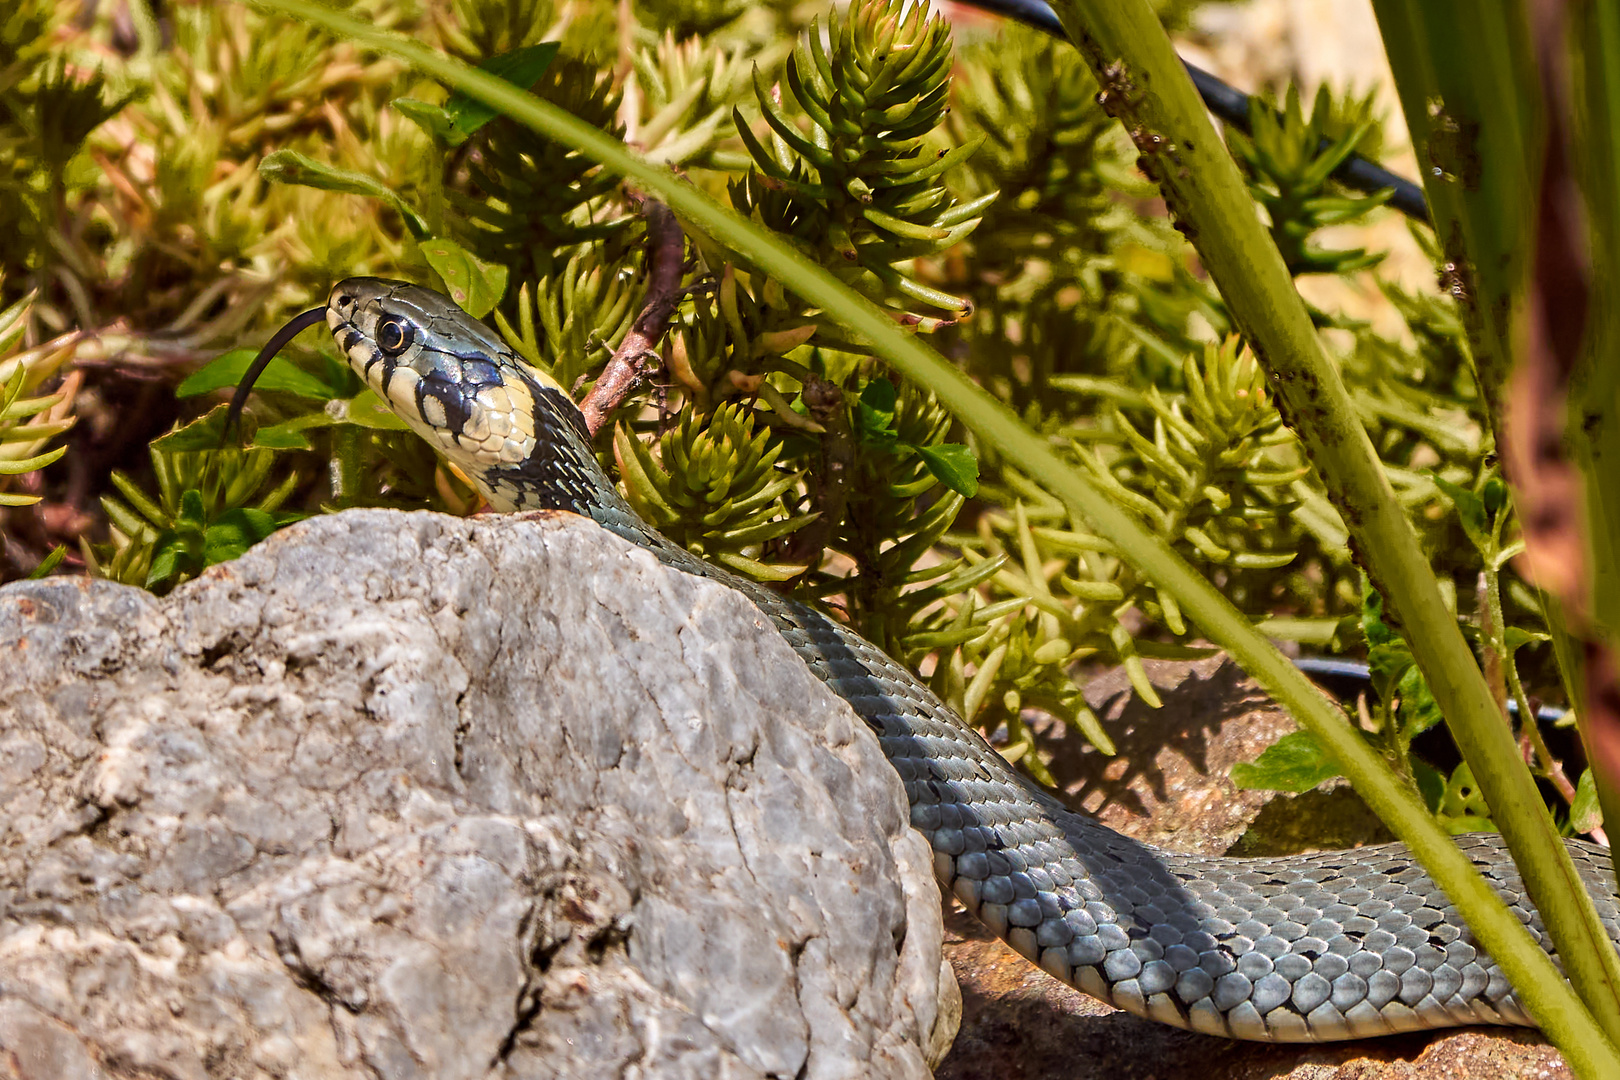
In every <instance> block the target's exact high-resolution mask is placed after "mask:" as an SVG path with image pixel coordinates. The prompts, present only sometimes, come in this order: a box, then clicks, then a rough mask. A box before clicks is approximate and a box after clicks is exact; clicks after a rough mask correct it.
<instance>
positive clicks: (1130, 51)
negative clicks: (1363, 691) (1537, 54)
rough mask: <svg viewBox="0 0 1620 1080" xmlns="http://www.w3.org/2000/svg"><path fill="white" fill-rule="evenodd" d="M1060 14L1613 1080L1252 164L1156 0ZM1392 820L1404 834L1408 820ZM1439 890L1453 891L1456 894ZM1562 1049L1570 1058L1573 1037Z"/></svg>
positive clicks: (1459, 643) (1617, 1067) (1465, 694)
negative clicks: (1330, 507) (1261, 205)
mask: <svg viewBox="0 0 1620 1080" xmlns="http://www.w3.org/2000/svg"><path fill="white" fill-rule="evenodd" d="M1390 2H1394V0H1390ZM1055 8H1056V11H1057V13H1058V17H1059V18H1060V19H1061V20H1062V22H1063V25H1064V29H1065V30H1067V31H1068V34H1069V37H1070V38H1071V39H1072V40H1073V41H1074V42H1075V43H1076V44H1077V45H1078V46H1079V48H1080V51H1081V53H1082V55H1084V56H1085V57H1086V59H1087V61H1088V63H1090V64H1091V66H1092V69H1093V71H1094V72H1095V73H1096V75H1097V78H1098V80H1099V82H1100V84H1101V86H1102V87H1103V94H1102V95H1101V97H1102V100H1103V102H1104V107H1105V108H1108V109H1109V111H1110V112H1112V113H1113V114H1114V115H1115V116H1117V117H1119V119H1121V120H1122V121H1123V122H1124V124H1125V126H1126V129H1127V130H1128V131H1129V132H1130V134H1131V137H1132V139H1133V140H1134V141H1135V143H1136V145H1137V148H1138V149H1139V150H1141V151H1142V157H1141V164H1142V167H1143V168H1144V169H1145V170H1146V171H1147V172H1148V173H1149V175H1151V176H1152V177H1153V178H1154V179H1155V180H1157V181H1158V182H1159V186H1160V190H1161V192H1162V193H1163V195H1164V198H1165V201H1166V203H1167V204H1168V206H1169V207H1170V210H1171V212H1172V213H1173V214H1175V216H1176V218H1177V219H1178V223H1179V225H1180V227H1181V229H1182V231H1183V232H1184V233H1185V234H1186V235H1187V236H1188V238H1189V239H1191V240H1192V241H1193V243H1194V244H1195V246H1196V247H1197V248H1198V253H1199V257H1200V258H1201V259H1202V260H1203V263H1204V265H1205V267H1206V268H1207V269H1208V270H1209V273H1210V276H1211V277H1212V278H1213V279H1214V280H1215V283H1216V285H1217V286H1218V287H1219V288H1220V290H1221V294H1222V296H1223V297H1225V299H1226V301H1227V304H1228V306H1229V307H1230V309H1231V311H1232V315H1233V318H1234V319H1235V320H1236V322H1237V324H1238V326H1239V328H1240V329H1241V330H1242V331H1243V334H1244V337H1245V338H1246V339H1247V340H1248V342H1249V345H1250V347H1251V348H1252V349H1253V350H1254V352H1255V354H1256V356H1257V357H1258V358H1259V360H1260V362H1261V363H1262V364H1264V365H1265V367H1266V370H1267V371H1268V372H1269V374H1270V375H1271V379H1272V386H1273V388H1274V389H1275V391H1276V393H1277V395H1278V404H1279V407H1280V408H1282V410H1283V413H1284V416H1285V418H1286V419H1287V420H1288V422H1289V424H1290V426H1291V427H1293V428H1294V430H1295V431H1296V432H1297V433H1298V435H1299V437H1300V439H1301V441H1302V442H1303V443H1304V445H1305V447H1306V451H1307V453H1308V454H1309V456H1310V458H1311V461H1312V463H1313V464H1314V465H1315V466H1316V468H1317V471H1318V473H1319V475H1320V476H1321V477H1322V481H1323V483H1324V485H1325V486H1326V487H1327V489H1328V493H1329V496H1330V497H1331V499H1332V501H1333V503H1334V505H1335V506H1336V507H1338V509H1339V511H1340V513H1341V514H1342V515H1343V517H1344V521H1345V524H1346V525H1347V526H1348V527H1349V529H1350V536H1351V543H1352V545H1353V550H1355V552H1356V553H1357V555H1358V561H1359V562H1361V563H1362V565H1363V566H1364V568H1365V569H1366V570H1367V572H1368V574H1369V576H1370V577H1371V578H1372V579H1373V582H1374V584H1375V585H1376V586H1377V587H1378V589H1379V591H1380V592H1381V593H1383V595H1384V596H1385V597H1386V598H1387V600H1388V602H1389V604H1390V605H1391V607H1392V608H1393V609H1394V611H1395V613H1396V615H1397V617H1398V618H1399V621H1400V624H1401V630H1402V632H1403V635H1404V636H1405V637H1406V639H1407V641H1408V642H1410V644H1411V648H1412V652H1413V655H1414V656H1415V657H1416V659H1417V661H1418V664H1419V666H1420V667H1421V669H1422V671H1423V674H1424V676H1425V677H1426V678H1427V679H1428V681H1429V686H1430V688H1431V689H1432V690H1433V692H1434V696H1435V700H1436V701H1437V702H1439V704H1440V707H1441V709H1442V711H1443V712H1444V713H1445V716H1446V718H1447V721H1448V722H1449V724H1450V726H1451V730H1452V732H1453V734H1454V736H1455V737H1456V739H1457V742H1458V744H1459V745H1460V747H1461V748H1462V750H1463V754H1464V757H1465V758H1466V759H1467V761H1468V763H1469V766H1470V768H1472V770H1473V772H1474V776H1475V778H1476V780H1477V781H1478V782H1479V784H1480V787H1481V788H1482V790H1483V791H1484V792H1485V796H1486V799H1487V801H1488V802H1489V804H1490V806H1491V810H1492V817H1493V820H1495V821H1496V822H1497V824H1498V825H1499V827H1500V828H1501V830H1502V834H1503V836H1504V838H1505V839H1506V840H1507V842H1508V847H1509V849H1510V850H1511V851H1512V853H1513V857H1514V860H1515V861H1516V862H1517V863H1518V865H1519V867H1520V870H1521V871H1522V873H1523V875H1524V878H1525V881H1526V883H1527V885H1528V887H1529V891H1530V893H1531V896H1532V897H1533V898H1534V900H1535V902H1536V905H1537V907H1538V909H1539V910H1540V911H1541V914H1542V917H1543V918H1544V919H1545V921H1546V924H1547V927H1548V929H1549V931H1550V932H1551V933H1552V936H1553V939H1554V941H1555V942H1556V944H1557V947H1558V954H1559V956H1560V957H1562V958H1563V961H1564V965H1565V969H1566V970H1567V971H1568V972H1569V974H1570V979H1571V981H1572V982H1573V983H1574V984H1575V986H1576V987H1577V988H1578V990H1579V991H1580V993H1581V996H1582V999H1583V1000H1584V1001H1585V1002H1586V1003H1587V1005H1588V1007H1589V1008H1590V1009H1591V1010H1592V1015H1593V1017H1594V1018H1595V1019H1596V1020H1597V1023H1598V1025H1599V1026H1600V1027H1601V1030H1603V1031H1604V1033H1605V1034H1606V1036H1607V1039H1606V1042H1607V1043H1608V1044H1609V1045H1608V1047H1607V1050H1608V1060H1607V1065H1608V1068H1610V1069H1612V1070H1614V1071H1615V1072H1620V1058H1617V1057H1616V1056H1615V1052H1614V1045H1620V957H1617V955H1616V952H1615V949H1614V946H1613V944H1612V943H1611V942H1610V940H1609V937H1608V935H1607V933H1605V932H1604V930H1603V927H1602V925H1601V923H1599V921H1598V919H1597V913H1596V910H1595V909H1594V907H1593V905H1592V902H1591V899H1590V897H1588V896H1587V894H1586V891H1585V888H1584V887H1583V886H1582V885H1581V882H1580V878H1579V876H1578V875H1577V874H1576V871H1575V866H1574V863H1573V861H1572V860H1571V859H1570V857H1569V853H1568V852H1567V850H1566V849H1565V848H1564V845H1563V842H1562V840H1561V839H1560V837H1559V835H1558V831H1557V829H1556V827H1555V826H1554V824H1553V821H1552V817H1551V815H1550V814H1548V812H1547V808H1546V806H1545V805H1544V804H1543V803H1542V801H1541V797H1540V794H1539V792H1538V791H1537V790H1536V786H1535V782H1534V780H1533V779H1532V778H1531V776H1530V774H1529V772H1528V771H1527V770H1526V769H1525V767H1524V763H1523V761H1522V759H1521V758H1520V756H1519V753H1518V747H1517V745H1516V744H1515V741H1514V738H1513V735H1512V732H1511V731H1509V730H1508V728H1507V726H1506V725H1505V724H1503V723H1502V718H1501V713H1500V711H1499V710H1498V709H1497V707H1496V702H1495V700H1494V699H1493V698H1492V695H1491V692H1490V688H1489V687H1488V686H1487V685H1486V682H1485V679H1484V676H1483V675H1482V673H1481V672H1480V670H1479V667H1478V665H1477V664H1476V662H1475V660H1474V656H1473V653H1472V651H1471V650H1470V649H1469V647H1468V643H1467V642H1466V641H1465V640H1464V638H1463V636H1462V633H1461V631H1460V630H1459V629H1458V626H1457V622H1456V620H1455V618H1453V617H1452V615H1451V613H1450V612H1449V611H1448V610H1447V609H1446V606H1445V603H1444V602H1443V600H1442V598H1441V594H1440V589H1439V584H1438V582H1437V581H1436V580H1435V577H1434V574H1433V573H1432V572H1431V571H1430V569H1429V565H1428V560H1427V557H1426V556H1425V554H1424V552H1423V549H1422V546H1421V545H1420V544H1419V542H1418V538H1417V534H1416V533H1415V532H1414V530H1413V529H1412V526H1411V523H1410V521H1409V520H1408V519H1407V516H1406V513H1405V511H1404V510H1403V509H1402V508H1401V506H1400V504H1399V502H1397V500H1396V498H1395V494H1394V491H1393V489H1392V488H1391V487H1390V484H1389V481H1388V478H1387V477H1386V476H1385V473H1384V469H1383V466H1382V464H1381V463H1380V461H1379V459H1378V455H1377V453H1376V452H1375V451H1374V449H1373V446H1372V443H1371V441H1370V440H1369V439H1368V438H1367V435H1366V432H1365V430H1364V429H1363V428H1362V426H1361V423H1360V420H1359V419H1358V418H1357V415H1356V411H1355V408H1354V406H1353V405H1352V404H1351V401H1350V397H1349V394H1348V393H1347V391H1346V390H1345V387H1344V383H1343V381H1342V380H1341V379H1340V378H1339V374H1338V370H1337V368H1336V367H1335V366H1334V364H1333V363H1332V361H1331V360H1330V359H1329V358H1328V356H1327V353H1326V350H1325V349H1324V348H1323V346H1322V342H1321V340H1320V338H1319V337H1318V336H1317V334H1316V331H1315V328H1314V327H1313V326H1312V324H1311V320H1310V316H1309V313H1308V312H1307V311H1306V308H1305V305H1304V302H1303V301H1302V300H1301V299H1300V297H1299V294H1298V293H1297V292H1296V291H1295V289H1294V284H1293V279H1292V278H1291V277H1290V275H1289V273H1288V269H1287V267H1286V266H1285V265H1284V264H1283V260H1282V257H1281V255H1280V254H1278V252H1277V249H1276V246H1275V244H1273V243H1272V241H1271V238H1270V237H1269V236H1268V235H1267V234H1266V231H1265V229H1264V227H1263V226H1262V225H1261V223H1260V221H1259V219H1258V217H1257V215H1256V214H1255V209H1254V205H1253V200H1252V198H1251V197H1250V195H1249V193H1248V190H1247V188H1246V186H1245V185H1244V183H1243V179H1242V177H1241V175H1240V174H1239V172H1238V169H1237V165H1236V164H1235V163H1234V162H1233V161H1232V159H1231V156H1230V155H1229V154H1228V153H1227V152H1226V149H1225V147H1224V146H1223V145H1222V143H1221V141H1220V138H1219V136H1217V135H1216V133H1215V130H1214V128H1213V126H1212V125H1211V123H1210V121H1209V118H1208V116H1207V114H1206V113H1205V112H1204V109H1203V105H1202V103H1201V102H1200V100H1199V98H1198V95H1197V92H1196V91H1195V90H1194V89H1193V86H1192V83H1191V81H1190V80H1189V79H1188V78H1187V75H1186V72H1185V71H1184V69H1183V68H1182V66H1181V65H1180V63H1179V62H1178V60H1177V59H1176V54H1175V51H1174V49H1173V47H1172V46H1171V43H1170V39H1169V38H1168V36H1166V34H1165V33H1164V29H1163V27H1161V26H1160V25H1159V22H1158V19H1157V17H1156V16H1154V14H1153V12H1152V10H1151V9H1150V8H1149V7H1148V5H1147V4H1146V2H1145V0H1090V2H1080V0H1069V2H1063V0H1059V2H1058V3H1057V4H1056V5H1055ZM1459 62H1462V61H1459ZM1397 70H1398V69H1397ZM1418 107H1419V109H1420V111H1421V108H1422V106H1421V105H1420V106H1418ZM1409 108H1410V106H1409ZM1382 816H1383V814H1382V812H1380V817H1382ZM1385 821H1386V822H1387V823H1388V824H1389V825H1390V826H1391V828H1394V822H1393V821H1390V820H1389V819H1387V818H1386V819H1385ZM1440 880H1441V883H1442V885H1443V886H1444V887H1446V888H1448V890H1449V888H1450V883H1449V882H1448V881H1447V880H1446V879H1444V878H1441V879H1440ZM1454 899H1455V898H1454ZM1478 929H1479V928H1477V927H1476V930H1478ZM1510 978H1513V979H1514V985H1515V986H1516V987H1517V988H1518V989H1519V990H1520V992H1521V993H1525V994H1527V995H1528V994H1534V995H1535V996H1536V997H1537V998H1538V1003H1539V1007H1538V1005H1536V1004H1532V1005H1530V1009H1531V1012H1532V1013H1533V1014H1534V1015H1535V1017H1536V1019H1537V1021H1538V1022H1539V1023H1542V1024H1543V1025H1544V1028H1545V1026H1546V1025H1548V1024H1550V1023H1558V1022H1559V1021H1558V1020H1557V1019H1556V1018H1555V1017H1554V1016H1553V1014H1552V1008H1551V1007H1552V1001H1551V1000H1550V999H1544V998H1541V997H1540V990H1531V989H1530V988H1529V987H1526V986H1524V985H1522V984H1520V983H1519V982H1518V977H1517V976H1515V975H1512V974H1510ZM1526 1001H1527V1004H1528V1003H1529V998H1528V997H1527V999H1526ZM1546 1030H1548V1031H1549V1032H1550V1031H1551V1028H1546ZM1554 1038H1555V1039H1557V1041H1558V1042H1559V1044H1560V1046H1561V1047H1563V1048H1564V1049H1565V1050H1566V1052H1570V1051H1571V1044H1570V1043H1568V1042H1566V1040H1565V1039H1563V1038H1560V1037H1558V1036H1556V1035H1555V1036H1554Z"/></svg>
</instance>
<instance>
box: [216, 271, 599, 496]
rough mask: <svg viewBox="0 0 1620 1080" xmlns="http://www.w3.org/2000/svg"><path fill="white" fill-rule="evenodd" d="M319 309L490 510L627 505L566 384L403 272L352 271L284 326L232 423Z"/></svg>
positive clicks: (373, 382) (351, 354)
mask: <svg viewBox="0 0 1620 1080" xmlns="http://www.w3.org/2000/svg"><path fill="white" fill-rule="evenodd" d="M322 318H324V319H325V320H326V325H327V326H328V327H330V328H331V331H332V337H333V339H334V340H335V341H336V342H337V345H338V348H340V349H342V350H343V353H344V355H345V356H346V357H347V358H348V361H349V366H350V367H352V368H354V370H355V372H356V373H357V374H358V375H359V376H360V377H361V378H362V379H364V380H365V382H366V385H367V386H369V387H371V389H372V390H374V391H376V393H377V396H378V397H379V398H381V399H382V401H383V403H384V404H385V405H387V406H388V407H389V408H390V409H392V410H393V411H394V413H395V414H397V415H398V416H399V418H400V419H401V420H403V421H405V423H406V424H407V425H408V426H409V427H410V428H411V430H413V431H415V432H416V433H417V434H418V435H420V436H421V437H422V438H424V439H426V440H427V442H428V444H429V445H430V446H432V447H434V448H435V449H437V450H438V451H439V452H440V453H441V454H442V455H443V456H444V457H445V459H446V460H448V461H449V462H450V463H451V464H453V465H455V466H456V467H457V468H459V469H460V470H461V471H462V472H463V473H464V474H466V475H467V476H468V477H469V478H470V479H471V480H472V481H473V483H474V484H476V485H477V486H478V489H479V491H481V492H482V493H483V495H484V497H485V498H486V499H488V500H489V503H490V506H491V507H493V508H494V509H496V510H526V509H554V510H574V511H576V512H580V513H587V512H589V511H590V510H591V509H592V508H593V507H601V506H604V505H609V504H611V505H613V506H614V508H615V509H616V510H617V509H621V508H620V507H619V503H620V502H621V501H622V500H620V499H619V496H618V494H617V492H616V491H615V490H614V488H613V483H612V481H610V480H609V479H608V478H607V476H606V474H604V473H603V472H602V470H601V468H600V466H598V465H597V463H596V457H595V455H594V454H593V453H592V451H591V437H590V432H589V431H588V430H587V429H586V426H585V418H584V416H583V415H581V413H580V411H579V408H578V407H577V406H576V405H575V404H574V401H573V399H572V398H570V397H569V396H568V394H567V392H566V391H564V390H563V388H562V387H561V386H559V385H557V383H556V382H555V381H553V380H552V379H551V378H549V377H548V376H547V375H545V374H544V373H543V372H541V371H539V370H538V369H536V368H534V367H531V366H530V365H529V364H527V363H525V362H524V361H523V360H522V359H521V358H519V357H518V355H517V354H516V353H514V352H513V351H512V350H511V349H509V348H507V347H506V345H505V343H504V342H502V341H501V339H500V337H498V336H497V335H496V334H495V333H494V331H492V330H490V328H489V327H487V326H485V325H484V324H483V323H481V322H479V321H478V320H477V319H475V318H473V317H472V316H471V315H468V314H467V313H466V312H465V311H463V310H461V308H459V307H457V306H456V304H455V302H454V301H453V300H451V299H450V298H449V297H448V296H444V295H441V294H440V293H436V292H434V291H433V290H431V289H424V288H422V287H421V286H420V285H412V284H410V283H409V282H404V281H387V280H384V279H382V278H369V277H357V278H346V279H344V280H343V281H340V282H338V283H337V284H336V285H334V286H333V287H332V293H331V295H330V296H329V297H328V298H327V303H326V306H325V307H324V308H312V309H310V310H309V311H306V312H304V313H303V314H301V315H298V316H296V317H295V318H294V319H293V320H292V321H291V322H289V323H288V324H287V325H286V326H283V327H282V328H281V329H280V330H278V331H277V332H276V333H275V334H274V335H273V336H272V337H271V338H270V340H269V341H268V342H266V343H265V346H264V348H263V349H261V350H260V351H259V355H258V356H257V357H255V358H254V360H253V362H252V363H251V364H250V365H248V369H247V371H246V373H245V374H244V375H243V377H242V380H241V381H240V382H239V383H238V384H237V387H236V396H235V397H234V398H232V399H231V405H230V409H229V411H228V413H227V417H226V424H225V430H226V432H229V431H230V430H231V428H232V426H233V425H234V424H235V422H236V420H237V418H238V417H239V416H240V414H241V412H242V407H243V405H244V404H245V403H246V401H247V397H248V394H249V392H251V391H252V389H253V382H254V380H255V379H257V378H258V376H259V374H260V373H261V372H263V371H264V368H265V366H266V365H267V364H269V362H270V361H271V359H273V358H274V357H275V355H276V353H278V352H279V351H281V349H282V348H283V347H284V346H285V345H286V344H287V343H288V342H290V341H291V340H292V339H293V338H294V337H295V336H297V334H298V333H299V332H301V331H302V330H303V329H304V328H305V327H308V326H313V325H314V324H315V323H317V322H320V321H321V319H322ZM623 509H624V510H626V512H628V507H627V506H626V507H624V508H623Z"/></svg>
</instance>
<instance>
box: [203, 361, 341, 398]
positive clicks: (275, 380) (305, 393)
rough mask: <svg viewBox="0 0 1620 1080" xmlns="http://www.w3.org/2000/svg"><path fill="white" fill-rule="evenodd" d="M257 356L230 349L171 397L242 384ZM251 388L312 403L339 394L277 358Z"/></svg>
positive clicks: (321, 380) (331, 387) (290, 363)
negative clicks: (309, 399)
mask: <svg viewBox="0 0 1620 1080" xmlns="http://www.w3.org/2000/svg"><path fill="white" fill-rule="evenodd" d="M257 354H258V350H257V349H232V350H231V351H230V352H228V353H226V354H225V355H223V356H218V357H215V358H214V359H213V360H210V361H209V362H208V363H206V364H204V365H203V366H202V367H200V368H198V369H197V370H196V371H194V372H192V373H191V374H190V375H188V376H187V377H186V379H185V381H184V382H182V383H181V384H180V385H179V386H178V387H176V388H175V391H174V396H175V397H177V398H188V397H196V396H197V395H199V394H206V393H208V392H209V391H211V390H222V389H224V388H225V387H227V386H235V385H237V384H238V383H240V382H241V381H242V376H243V375H245V374H246V373H247V369H248V365H249V364H251V363H253V357H254V356H256V355H257ZM253 388H254V389H255V390H275V391H280V392H281V393H284V394H297V395H298V396H299V397H305V398H314V399H315V400H316V401H330V400H331V399H332V398H335V397H339V396H340V395H341V388H339V387H336V386H334V385H332V384H331V383H329V382H327V381H326V380H325V379H322V378H321V377H320V376H318V375H311V374H310V373H309V372H307V371H305V370H304V369H303V368H300V367H298V366H297V365H296V364H294V363H293V362H292V361H291V360H288V359H286V358H284V357H280V356H278V357H276V358H275V359H273V360H271V361H270V362H269V363H268V364H266V365H265V368H264V371H262V372H261V373H260V374H259V377H258V379H257V380H255V381H254V383H253Z"/></svg>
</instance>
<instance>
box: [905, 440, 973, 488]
mask: <svg viewBox="0 0 1620 1080" xmlns="http://www.w3.org/2000/svg"><path fill="white" fill-rule="evenodd" d="M916 450H917V456H918V457H920V458H922V459H923V462H924V463H925V464H926V465H927V466H928V471H929V472H931V473H933V474H934V476H935V477H936V478H937V479H938V480H939V482H940V483H942V484H944V485H945V486H946V487H948V488H950V489H951V490H952V491H954V492H956V493H957V494H958V495H961V496H963V497H964V498H969V499H971V498H972V497H973V496H974V495H976V494H978V492H979V459H978V458H976V457H974V456H973V451H972V450H969V449H968V448H967V447H965V446H963V445H962V444H961V443H940V444H939V445H938V446H919V447H916Z"/></svg>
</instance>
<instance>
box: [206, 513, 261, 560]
mask: <svg viewBox="0 0 1620 1080" xmlns="http://www.w3.org/2000/svg"><path fill="white" fill-rule="evenodd" d="M275 531H276V518H275V516H274V515H272V514H268V513H265V512H264V511H263V510H254V509H251V508H248V507H239V508H238V509H235V510H227V511H225V512H224V513H223V514H221V515H219V518H218V519H217V520H216V521H215V522H214V523H213V524H212V525H210V526H208V529H207V531H206V532H205V533H204V534H203V562H204V563H205V564H206V565H208V566H213V565H214V564H215V563H222V562H229V561H230V560H231V559H235V558H238V557H239V556H241V555H242V553H243V552H245V551H247V549H248V548H250V547H252V546H253V545H254V544H257V543H258V542H259V541H260V540H263V539H264V538H265V537H267V536H269V535H270V534H271V533H273V532H275Z"/></svg>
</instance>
